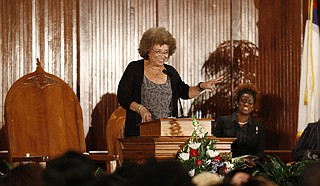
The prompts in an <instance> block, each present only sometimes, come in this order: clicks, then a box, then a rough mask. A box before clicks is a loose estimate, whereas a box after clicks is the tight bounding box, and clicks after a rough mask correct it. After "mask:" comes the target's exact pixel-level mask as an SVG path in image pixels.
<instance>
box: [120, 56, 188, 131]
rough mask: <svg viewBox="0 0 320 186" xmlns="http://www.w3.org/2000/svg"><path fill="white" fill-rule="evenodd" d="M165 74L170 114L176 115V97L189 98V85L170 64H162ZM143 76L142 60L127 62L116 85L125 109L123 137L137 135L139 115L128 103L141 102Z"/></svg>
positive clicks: (121, 103) (139, 121)
mask: <svg viewBox="0 0 320 186" xmlns="http://www.w3.org/2000/svg"><path fill="white" fill-rule="evenodd" d="M164 66H165V68H166V70H167V75H168V76H169V78H170V83H171V90H172V102H171V103H172V116H174V117H177V116H178V107H177V103H178V99H179V98H182V99H189V95H188V93H189V88H190V87H189V85H187V84H185V83H184V82H183V81H182V80H181V77H180V75H179V74H178V72H177V71H176V69H175V68H173V67H172V66H171V65H167V64H165V65H164ZM143 76H144V61H143V59H142V60H138V61H132V62H130V63H129V64H128V66H127V68H126V70H125V71H124V73H123V76H122V78H121V80H120V82H119V85H118V93H117V97H118V101H119V104H120V105H121V106H122V107H123V108H125V109H126V123H125V133H124V135H125V137H129V136H139V134H140V131H139V127H138V126H137V124H138V123H141V116H140V115H139V114H137V113H136V112H134V111H132V110H130V108H129V107H130V104H131V103H132V102H133V101H136V102H137V103H139V104H141V86H142V81H143Z"/></svg>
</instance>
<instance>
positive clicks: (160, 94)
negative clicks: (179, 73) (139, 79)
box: [141, 76, 172, 119]
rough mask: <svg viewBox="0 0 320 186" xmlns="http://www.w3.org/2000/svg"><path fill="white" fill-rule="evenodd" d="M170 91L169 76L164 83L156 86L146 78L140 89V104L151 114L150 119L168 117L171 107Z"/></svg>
mask: <svg viewBox="0 0 320 186" xmlns="http://www.w3.org/2000/svg"><path fill="white" fill-rule="evenodd" d="M171 100H172V90H171V83H170V80H169V76H168V78H167V81H166V83H164V84H156V83H154V82H152V81H150V80H149V79H148V78H147V77H146V76H144V77H143V83H142V87H141V104H142V105H144V106H145V107H146V108H147V109H148V110H149V111H150V112H151V114H152V119H159V118H167V117H170V116H171V115H172V114H171V110H172V105H171Z"/></svg>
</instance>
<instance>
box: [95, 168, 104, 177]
mask: <svg viewBox="0 0 320 186" xmlns="http://www.w3.org/2000/svg"><path fill="white" fill-rule="evenodd" d="M103 173H104V172H103V169H102V168H101V167H98V168H97V169H96V172H95V175H96V176H100V175H103Z"/></svg>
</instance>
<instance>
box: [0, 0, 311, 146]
mask: <svg viewBox="0 0 320 186" xmlns="http://www.w3.org/2000/svg"><path fill="white" fill-rule="evenodd" d="M306 3H307V1H306V0H297V1H286V0H281V1H270V0H230V1H225V0H202V1H196V0H193V1H183V0H120V1H119V0H108V1H104V0H91V1H78V0H67V1H63V0H60V1H49V0H44V1H37V0H32V1H19V0H0V20H1V26H0V31H1V36H0V46H1V49H0V56H1V57H0V62H1V67H0V68H1V76H0V77H1V78H0V80H1V81H0V83H1V93H2V94H1V99H2V102H1V104H0V109H1V112H2V113H3V105H4V100H5V95H6V92H7V91H8V89H9V88H10V86H11V84H12V83H13V82H14V81H15V80H16V79H18V78H19V77H21V76H22V75H24V74H26V73H29V72H31V71H33V70H34V69H35V66H36V63H35V62H36V61H35V58H37V57H39V58H40V60H41V61H42V63H43V64H42V65H43V67H44V69H45V70H46V71H47V72H49V73H52V74H54V75H57V76H58V77H60V78H62V79H63V80H65V81H66V82H67V83H68V84H69V85H70V86H71V87H72V89H73V90H74V91H77V90H78V92H77V93H78V96H79V97H80V102H81V106H82V109H83V116H84V125H85V130H86V133H89V129H90V127H89V126H94V125H95V122H96V121H97V123H98V124H100V125H101V124H104V122H105V121H106V120H107V118H108V116H109V115H110V114H111V112H112V111H113V110H114V109H115V108H116V107H117V100H116V95H115V94H116V90H117V85H118V82H119V80H120V78H121V76H122V73H123V71H124V69H125V67H126V66H127V64H128V63H129V62H130V61H132V60H136V59H139V58H140V56H139V54H138V52H137V48H138V44H139V39H140V38H141V35H142V33H143V32H144V31H145V30H146V29H148V28H150V27H153V26H165V27H167V29H168V30H169V31H171V32H172V34H173V35H174V36H175V38H176V39H177V44H178V48H177V52H176V53H175V54H174V56H173V57H172V58H171V59H170V61H169V64H172V65H173V66H175V67H176V68H177V70H178V71H179V72H180V74H181V76H182V78H183V79H184V80H185V81H186V82H187V83H189V84H190V85H195V84H197V83H198V82H199V81H203V80H205V79H207V78H211V77H212V76H213V75H220V74H223V73H224V72H225V69H221V68H215V70H216V71H212V72H214V73H212V74H206V73H205V72H204V71H203V67H204V66H205V64H206V63H207V62H211V61H212V62H213V64H215V65H217V64H219V65H220V66H218V67H227V66H228V65H230V64H231V61H232V60H233V59H235V58H232V59H231V58H230V56H232V55H234V51H233V50H230V48H229V50H224V49H227V48H224V47H228V43H226V42H227V41H229V42H234V41H233V39H235V38H236V36H238V38H239V39H240V40H249V41H250V42H252V43H253V44H254V45H256V46H258V51H257V52H258V61H255V60H256V59H255V58H253V59H250V60H253V61H255V62H252V63H251V61H250V65H244V66H242V67H243V68H244V69H245V70H246V71H248V72H250V73H252V75H254V77H253V79H254V80H255V83H256V85H257V86H258V88H259V89H260V92H261V98H262V99H261V100H260V103H259V104H260V107H259V110H258V113H257V114H258V117H259V119H261V120H262V121H263V122H264V123H265V124H266V127H267V130H268V138H267V149H271V150H272V149H287V150H289V149H291V148H292V146H293V145H294V144H295V138H294V137H295V134H296V128H297V116H298V99H299V98H298V95H299V80H300V60H301V47H302V41H303V29H304V24H305V18H306ZM235 16H239V19H234V18H235ZM237 28H239V29H237ZM231 51H232V52H231ZM240 54H241V57H242V53H240ZM210 56H212V57H213V60H211V59H210V60H209V57H210ZM241 59H242V58H241ZM211 65H212V64H211ZM228 68H230V67H228ZM77 71H78V73H77ZM230 80H231V79H230ZM231 82H232V81H225V82H224V84H223V85H220V86H218V87H217V91H216V92H214V93H204V94H202V95H201V96H200V97H199V98H197V99H194V100H188V101H183V108H184V114H185V115H186V114H189V115H191V113H192V112H193V110H198V109H200V108H201V109H204V111H203V113H204V114H205V116H207V117H216V116H219V115H222V114H227V113H230V110H231V100H230V97H231V95H232V90H233V87H232V86H231V85H232V83H231ZM218 98H220V99H218ZM219 100H220V101H221V102H219ZM224 109H225V110H224ZM0 122H1V123H0V125H1V126H3V124H4V120H3V117H1V121H0ZM103 131H104V130H103ZM100 132H101V131H100ZM99 135H104V134H103V132H102V134H101V133H98V135H97V138H95V141H99V143H100V140H101V139H102V137H101V136H99ZM88 136H89V137H90V135H88ZM98 136H99V137H98ZM269 136H272V138H269ZM103 139H104V138H103ZM103 145H104V144H103V142H101V143H100V144H93V148H101V147H102V146H103ZM89 149H90V148H89Z"/></svg>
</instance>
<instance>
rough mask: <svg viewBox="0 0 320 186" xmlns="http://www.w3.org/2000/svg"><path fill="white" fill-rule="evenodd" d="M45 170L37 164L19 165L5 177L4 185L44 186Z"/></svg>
mask: <svg viewBox="0 0 320 186" xmlns="http://www.w3.org/2000/svg"><path fill="white" fill-rule="evenodd" d="M43 170H44V168H43V167H42V166H41V165H40V164H36V163H27V164H22V165H18V166H17V167H15V168H13V169H12V170H11V171H10V172H9V173H8V174H7V175H6V176H5V177H4V179H3V184H2V185H7V186H43V185H44V182H43V177H42V173H43ZM0 185H1V184H0Z"/></svg>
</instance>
